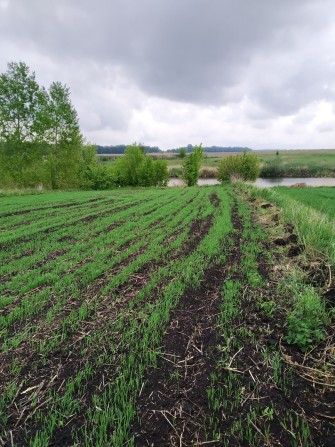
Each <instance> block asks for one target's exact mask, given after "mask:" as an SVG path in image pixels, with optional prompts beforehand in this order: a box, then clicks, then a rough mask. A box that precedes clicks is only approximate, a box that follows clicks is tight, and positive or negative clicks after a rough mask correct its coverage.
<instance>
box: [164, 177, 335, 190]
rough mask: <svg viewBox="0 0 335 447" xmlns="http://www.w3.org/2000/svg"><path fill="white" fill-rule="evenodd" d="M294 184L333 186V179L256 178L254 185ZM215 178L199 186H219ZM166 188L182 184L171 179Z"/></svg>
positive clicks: (176, 179) (200, 183)
mask: <svg viewBox="0 0 335 447" xmlns="http://www.w3.org/2000/svg"><path fill="white" fill-rule="evenodd" d="M295 183H305V184H306V185H307V186H335V178H299V177H295V178H294V177H293V178H267V179H265V178H258V179H257V180H256V181H255V183H254V185H256V186H260V187H261V188H271V187H273V186H291V185H294V184H295ZM219 184H220V182H218V181H217V180H216V179H215V178H200V179H199V181H198V185H199V186H204V185H219ZM168 186H184V183H183V181H182V180H180V179H179V178H172V179H170V180H169V183H168Z"/></svg>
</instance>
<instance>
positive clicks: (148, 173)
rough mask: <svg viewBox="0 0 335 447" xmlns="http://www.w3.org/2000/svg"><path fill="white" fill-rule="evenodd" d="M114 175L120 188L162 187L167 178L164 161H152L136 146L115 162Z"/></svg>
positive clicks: (131, 147) (127, 150)
mask: <svg viewBox="0 0 335 447" xmlns="http://www.w3.org/2000/svg"><path fill="white" fill-rule="evenodd" d="M115 173H116V176H117V178H118V183H119V185H120V186H164V185H166V183H167V180H168V178H169V173H168V168H167V162H166V160H162V159H159V160H153V159H152V157H150V156H147V155H146V154H145V152H144V149H143V148H142V147H141V146H138V145H137V144H133V145H132V146H128V147H127V149H126V150H125V154H124V155H123V156H122V157H120V158H118V159H117V160H116V162H115Z"/></svg>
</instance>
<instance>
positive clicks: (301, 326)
mask: <svg viewBox="0 0 335 447" xmlns="http://www.w3.org/2000/svg"><path fill="white" fill-rule="evenodd" d="M327 320H328V318H327V314H326V311H325V306H324V304H323V303H322V301H321V299H320V297H319V295H318V294H317V293H316V292H315V290H314V289H313V288H311V287H309V288H306V289H305V290H304V291H303V292H302V293H300V294H299V295H297V297H296V298H295V302H294V308H293V310H292V311H291V312H290V313H289V315H288V317H287V329H288V334H287V336H286V340H287V342H288V343H295V344H297V345H298V346H299V348H300V349H301V350H303V351H307V350H308V349H309V348H310V347H311V346H312V344H313V343H315V342H319V341H321V340H323V339H324V337H325V330H324V326H325V324H326V323H327Z"/></svg>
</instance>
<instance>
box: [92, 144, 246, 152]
mask: <svg viewBox="0 0 335 447" xmlns="http://www.w3.org/2000/svg"><path fill="white" fill-rule="evenodd" d="M96 147H97V154H124V152H125V150H126V149H127V147H128V146H127V145H126V144H118V145H116V146H99V145H97V146H96ZM142 147H143V148H144V150H145V152H146V153H147V154H153V153H160V152H164V151H162V150H161V149H160V148H159V147H157V146H142ZM194 147H195V146H193V145H192V144H188V145H187V146H186V152H187V153H191V152H193V150H194ZM180 149H181V148H180V147H178V148H175V149H168V150H167V151H166V152H172V153H176V154H177V153H179V151H180ZM203 149H204V152H243V151H247V152H249V151H251V150H252V149H250V148H248V147H239V146H237V147H231V146H229V147H223V146H209V147H204V148H203Z"/></svg>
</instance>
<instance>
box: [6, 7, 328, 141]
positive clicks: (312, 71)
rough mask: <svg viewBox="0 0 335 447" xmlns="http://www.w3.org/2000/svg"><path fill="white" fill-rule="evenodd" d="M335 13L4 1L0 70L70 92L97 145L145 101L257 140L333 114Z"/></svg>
mask: <svg viewBox="0 0 335 447" xmlns="http://www.w3.org/2000/svg"><path fill="white" fill-rule="evenodd" d="M6 5H7V6H6ZM334 13H335V4H334V3H333V2H331V1H330V0H304V1H303V2H302V1H292V0H281V1H280V2H274V1H269V0H254V1H252V2H248V1H246V0H210V1H208V0H183V1H177V0H160V1H157V0H141V1H138V0H113V2H109V1H107V0H100V1H91V0H58V1H57V2H46V1H43V0H30V1H29V2H27V1H26V0H13V1H9V2H5V1H4V0H2V2H0V38H1V41H2V49H0V68H1V69H2V70H1V71H3V70H4V69H5V63H6V62H7V61H11V60H13V56H14V57H15V58H19V59H20V60H25V61H27V63H28V65H30V63H31V62H33V63H34V66H32V67H31V68H32V69H34V70H36V72H37V74H38V75H40V76H41V78H42V79H46V80H48V82H49V80H60V81H62V82H67V83H68V84H70V87H71V91H72V92H73V95H74V98H75V100H76V101H75V102H76V104H78V107H79V110H80V114H81V121H82V123H83V125H84V127H85V129H86V130H87V131H88V132H91V131H93V130H94V131H95V135H96V132H97V131H99V130H103V129H110V130H111V131H113V130H115V131H116V132H127V130H129V126H130V124H129V123H130V121H131V120H132V119H133V117H134V113H135V111H136V110H141V108H143V107H144V104H145V102H146V98H150V97H152V98H158V99H161V100H162V101H165V100H168V101H171V102H173V103H177V104H181V105H183V104H188V105H189V106H190V107H204V108H206V107H216V108H217V107H222V106H229V107H231V108H232V109H231V110H232V111H233V112H232V113H230V116H232V115H234V117H235V119H240V120H243V124H244V125H245V126H246V128H247V127H248V126H251V127H253V126H254V127H255V128H258V129H261V128H264V126H265V128H266V121H267V120H268V121H269V120H270V121H271V122H272V121H273V120H274V119H275V118H276V117H281V116H289V115H294V114H296V113H297V112H298V111H299V110H301V109H303V108H304V107H307V106H308V105H309V104H312V103H315V102H317V101H329V102H330V103H332V104H333V103H334V92H335V85H334V80H335V58H334V57H333V35H334V29H335V28H334V20H333V19H332V18H333V17H334V16H335V15H334ZM27 57H28V60H27ZM52 76H53V79H52ZM246 98H247V100H248V101H249V105H248V106H247V107H244V108H243V107H242V106H241V107H240V106H238V104H243V101H245V100H246ZM234 104H235V105H234ZM157 107H158V108H159V106H157ZM241 109H243V110H242V112H241ZM240 112H241V113H240ZM158 115H159V114H158ZM151 118H152V119H155V117H151ZM211 119H214V118H213V117H212V118H211ZM231 119H233V117H232V118H231ZM248 120H251V121H248ZM252 121H254V124H252ZM255 121H259V122H258V124H255ZM178 124H180V123H178ZM214 127H215V126H214ZM215 128H216V127H215ZM147 134H148V132H147V131H146V133H145V135H147ZM149 134H150V132H149ZM217 143H218V144H219V143H220V142H217Z"/></svg>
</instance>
